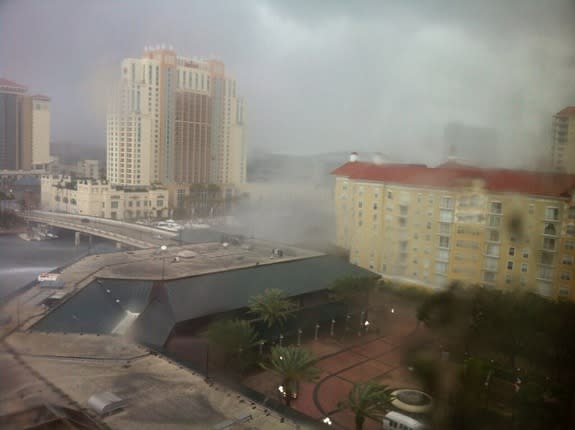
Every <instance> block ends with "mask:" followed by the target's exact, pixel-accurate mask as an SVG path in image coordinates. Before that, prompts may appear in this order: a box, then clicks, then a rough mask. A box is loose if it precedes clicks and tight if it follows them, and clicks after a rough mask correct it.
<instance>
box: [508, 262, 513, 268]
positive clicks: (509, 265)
mask: <svg viewBox="0 0 575 430" xmlns="http://www.w3.org/2000/svg"><path fill="white" fill-rule="evenodd" d="M507 270H513V261H508V262H507Z"/></svg>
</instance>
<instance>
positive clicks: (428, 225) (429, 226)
mask: <svg viewBox="0 0 575 430" xmlns="http://www.w3.org/2000/svg"><path fill="white" fill-rule="evenodd" d="M426 228H427V229H428V230H431V223H430V222H428V223H427V225H426Z"/></svg>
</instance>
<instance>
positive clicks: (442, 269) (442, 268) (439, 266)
mask: <svg viewBox="0 0 575 430" xmlns="http://www.w3.org/2000/svg"><path fill="white" fill-rule="evenodd" d="M435 272H436V273H441V274H444V273H447V263H441V262H437V263H435Z"/></svg>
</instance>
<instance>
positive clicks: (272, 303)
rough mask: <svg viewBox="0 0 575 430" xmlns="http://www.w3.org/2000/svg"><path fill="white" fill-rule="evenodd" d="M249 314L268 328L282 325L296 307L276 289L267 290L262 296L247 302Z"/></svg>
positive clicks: (283, 293) (285, 295) (282, 292)
mask: <svg viewBox="0 0 575 430" xmlns="http://www.w3.org/2000/svg"><path fill="white" fill-rule="evenodd" d="M249 308H250V312H251V313H253V314H255V315H257V316H258V317H259V318H261V319H262V320H263V321H264V322H265V323H266V324H267V325H268V327H270V328H271V327H273V326H274V325H279V326H281V325H283V324H284V323H285V322H286V320H287V319H288V318H289V316H290V315H291V314H293V313H294V312H295V311H296V310H297V305H296V304H295V303H294V302H293V301H291V300H290V299H289V298H288V295H287V294H286V293H285V292H284V291H282V290H279V289H277V288H271V289H270V288H268V289H266V290H265V291H264V293H263V294H259V295H257V296H255V297H252V298H251V299H250V301H249Z"/></svg>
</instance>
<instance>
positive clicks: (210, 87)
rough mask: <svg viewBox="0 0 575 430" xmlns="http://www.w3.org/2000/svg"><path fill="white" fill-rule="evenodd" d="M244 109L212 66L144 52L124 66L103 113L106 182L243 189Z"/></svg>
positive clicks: (230, 81) (164, 51)
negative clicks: (105, 144)
mask: <svg viewBox="0 0 575 430" xmlns="http://www.w3.org/2000/svg"><path fill="white" fill-rule="evenodd" d="M244 118H245V103H244V101H243V99H242V98H241V97H239V95H238V93H237V91H236V80H235V79H234V78H233V77H232V76H230V75H229V74H228V73H227V72H226V70H225V67H224V64H223V63H222V62H221V61H219V60H216V59H196V58H189V57H181V56H177V54H176V52H175V51H174V50H173V49H172V48H170V47H165V46H161V47H150V48H148V47H146V48H145V50H144V53H143V55H142V57H141V58H126V59H124V61H122V67H121V81H120V83H119V85H118V88H117V90H116V92H115V95H114V97H113V101H112V103H111V104H110V106H109V109H108V119H107V170H108V174H107V177H108V180H109V181H110V182H111V183H113V184H119V185H150V184H158V183H161V184H164V185H167V184H170V183H176V184H217V185H220V186H226V185H237V184H242V183H244V182H245V178H246V151H245V141H244Z"/></svg>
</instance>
